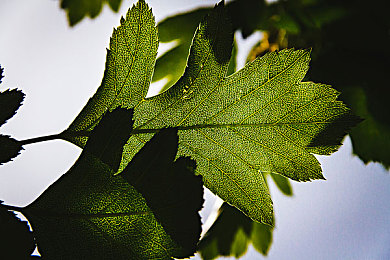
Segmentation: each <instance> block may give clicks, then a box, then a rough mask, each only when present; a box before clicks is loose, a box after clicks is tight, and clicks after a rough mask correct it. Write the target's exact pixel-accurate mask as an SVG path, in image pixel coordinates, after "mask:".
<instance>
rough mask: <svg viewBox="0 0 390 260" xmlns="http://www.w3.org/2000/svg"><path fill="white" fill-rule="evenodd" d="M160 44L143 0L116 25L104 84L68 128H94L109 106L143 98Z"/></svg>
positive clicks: (131, 103) (78, 139) (77, 141)
mask: <svg viewBox="0 0 390 260" xmlns="http://www.w3.org/2000/svg"><path fill="white" fill-rule="evenodd" d="M157 48H158V37H157V29H156V27H155V22H154V17H153V14H152V12H151V10H149V7H148V6H147V5H146V3H145V2H144V1H139V2H138V3H137V4H136V5H135V6H133V7H132V8H131V10H129V12H128V13H127V16H126V19H123V18H122V19H121V25H120V26H119V27H118V28H117V29H114V32H113V34H112V37H111V41H110V49H109V50H108V51H107V61H106V70H105V72H104V77H103V81H102V84H101V86H100V87H99V88H98V90H97V92H96V94H95V95H94V96H93V97H92V98H91V99H90V100H89V101H88V103H87V105H86V106H85V107H84V108H83V110H82V111H81V113H80V114H79V115H78V116H77V117H76V119H75V120H74V121H73V123H72V124H71V125H70V126H69V128H68V129H67V131H66V132H67V133H69V132H82V131H90V130H92V129H93V128H94V127H95V125H96V124H97V123H98V122H99V120H100V119H101V117H102V115H103V114H104V113H105V112H106V111H107V110H109V111H112V110H114V109H115V108H117V107H125V108H133V107H135V106H136V105H137V104H138V103H139V102H141V100H143V99H144V97H145V95H146V93H144V91H145V90H147V89H148V86H149V82H150V78H151V77H152V73H153V66H154V64H155V58H156V55H157ZM67 139H68V140H70V141H71V142H73V143H75V144H77V145H78V146H80V147H83V146H84V145H85V143H86V141H87V138H85V137H73V136H70V137H69V138H67ZM139 148H141V147H139ZM138 150H139V149H138Z"/></svg>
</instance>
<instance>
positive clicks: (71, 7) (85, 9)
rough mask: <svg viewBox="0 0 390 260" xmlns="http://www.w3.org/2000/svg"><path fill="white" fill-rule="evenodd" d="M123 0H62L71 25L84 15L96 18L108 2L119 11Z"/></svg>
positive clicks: (113, 8) (114, 9)
mask: <svg viewBox="0 0 390 260" xmlns="http://www.w3.org/2000/svg"><path fill="white" fill-rule="evenodd" d="M121 2H122V0H61V8H62V9H64V10H65V11H66V13H67V15H68V21H69V24H70V25H71V26H73V25H75V24H77V23H78V22H80V21H81V20H82V19H83V18H84V17H86V16H88V17H90V18H95V17H96V16H98V15H99V13H100V12H101V11H102V7H103V4H104V3H107V4H108V5H109V6H110V7H111V9H112V10H113V11H114V12H118V10H119V7H120V4H121Z"/></svg>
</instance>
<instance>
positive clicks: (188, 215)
mask: <svg viewBox="0 0 390 260" xmlns="http://www.w3.org/2000/svg"><path fill="white" fill-rule="evenodd" d="M80 3H84V2H79V3H78V4H80ZM90 3H92V2H90ZM94 3H95V4H97V5H91V6H88V5H86V6H88V7H93V8H92V9H91V10H92V11H85V10H87V9H85V10H84V9H82V10H83V11H81V14H82V15H80V14H75V15H74V17H76V18H74V17H73V18H70V22H71V23H72V21H73V22H77V21H78V20H80V19H81V18H82V17H84V15H85V14H89V15H90V16H95V15H97V14H98V13H99V12H100V9H101V5H102V1H96V2H94ZM110 3H111V5H113V6H116V5H115V3H117V4H118V5H117V6H119V3H120V1H110ZM282 5H283V6H285V8H287V9H283V10H293V13H292V14H289V13H288V15H287V14H285V16H281V17H279V18H280V19H279V18H275V17H274V16H270V14H273V15H274V14H275V12H277V11H278V9H273V8H271V9H270V10H271V11H269V10H268V9H266V8H265V6H267V5H266V4H265V2H262V1H259V2H256V1H252V0H245V1H238V0H237V1H233V2H231V3H229V5H228V6H227V7H226V8H225V7H224V3H223V2H221V3H220V4H218V5H217V6H216V7H215V8H214V9H212V10H211V12H210V13H209V14H208V15H207V16H206V17H205V18H203V20H202V21H201V22H200V24H199V26H198V27H196V24H197V21H198V19H199V18H200V17H201V16H203V14H204V13H205V12H206V9H204V10H199V11H196V12H194V13H192V14H191V15H190V16H188V15H182V16H179V17H176V18H175V19H168V20H166V21H164V22H162V23H161V24H160V26H159V28H160V34H159V35H160V37H161V39H162V41H164V42H169V41H172V40H176V41H178V45H177V46H176V47H175V48H174V49H173V50H171V51H170V52H168V53H166V54H165V55H163V56H162V57H161V58H160V60H159V62H157V66H158V67H157V68H156V73H155V76H154V79H155V80H157V79H161V78H164V77H168V78H169V82H168V85H171V84H173V83H174V82H176V83H175V84H174V85H173V86H172V87H171V88H169V89H165V91H164V92H163V93H161V94H160V95H158V96H155V97H152V98H146V94H147V92H148V88H149V85H150V81H151V79H152V74H153V70H154V66H155V63H156V61H155V59H156V55H157V48H158V33H157V29H156V26H155V21H154V17H153V14H152V12H151V10H150V9H149V7H148V5H147V4H146V3H145V2H144V1H143V0H140V1H138V2H137V4H136V5H134V6H133V7H132V8H131V9H130V10H129V12H128V13H127V15H126V19H124V18H122V19H121V25H120V26H119V27H118V28H117V29H114V32H113V35H112V37H111V41H110V48H109V50H108V51H107V61H106V70H105V73H104V77H103V81H102V84H101V85H100V87H99V88H98V90H97V92H96V94H95V95H94V96H93V97H92V98H91V99H90V100H89V101H88V103H87V104H86V106H85V107H84V108H83V110H82V111H81V113H80V114H79V115H78V116H77V117H76V119H75V120H74V121H73V122H72V124H71V125H70V126H69V128H68V129H66V130H65V131H64V132H62V133H61V134H59V135H54V136H55V137H57V138H58V137H60V138H63V139H65V140H68V141H70V142H72V143H74V144H76V145H78V146H79V147H81V148H83V151H82V153H81V155H80V157H79V159H78V160H77V161H76V163H75V164H74V166H73V167H72V168H71V169H70V170H69V171H68V172H67V173H66V174H64V175H63V176H62V177H61V178H60V179H59V180H58V181H56V182H55V183H54V184H52V185H51V186H50V187H49V188H48V189H47V190H46V191H45V192H44V193H43V194H42V195H41V196H40V197H39V198H38V199H37V200H36V201H34V202H33V203H32V204H30V205H28V206H27V207H25V208H22V209H19V210H20V211H21V212H22V213H23V214H24V215H25V216H26V217H27V218H28V219H29V221H30V223H31V225H32V227H33V235H34V237H35V239H36V242H37V244H38V247H39V251H40V253H41V254H42V256H43V257H44V258H48V259H59V258H61V259H101V258H108V259H171V258H172V257H179V258H184V257H189V256H191V255H193V254H194V253H195V252H196V250H197V243H198V241H199V238H200V233H201V222H200V217H199V214H198V211H199V210H200V209H201V207H202V204H203V184H204V185H205V186H206V187H208V188H209V189H210V190H211V191H212V192H214V193H215V194H217V195H218V196H219V197H221V198H222V199H223V200H224V201H225V203H224V205H223V206H222V207H221V210H220V213H219V216H218V219H217V221H216V222H215V223H214V225H213V226H212V227H211V229H210V230H209V231H208V232H207V234H206V237H205V238H204V239H203V240H202V241H201V242H200V244H199V248H200V252H201V254H202V256H203V257H204V258H205V259H213V258H215V257H217V256H219V255H226V256H227V255H232V256H235V257H240V256H241V255H242V254H244V253H245V252H246V250H247V247H248V245H249V244H250V243H252V245H253V246H254V247H255V248H256V249H257V250H258V251H259V252H260V253H262V254H264V255H266V254H267V252H268V250H269V248H270V245H271V242H272V230H273V227H272V226H273V224H274V215H273V207H272V201H271V197H270V194H269V191H268V186H267V183H266V180H265V178H264V176H267V175H270V176H271V178H272V179H273V180H274V182H275V183H276V185H277V186H278V187H279V189H280V190H281V191H282V192H283V193H284V194H286V195H291V194H292V189H291V186H290V184H289V181H288V180H287V179H286V177H287V178H290V179H293V180H296V181H310V180H314V179H324V177H323V175H322V172H321V167H320V164H319V162H318V161H317V160H316V158H315V157H314V155H313V154H326V155H328V154H331V153H333V152H334V151H336V150H337V149H338V148H339V146H340V145H341V140H342V138H343V137H344V136H345V134H346V132H347V131H348V130H349V129H350V128H351V127H352V126H353V125H355V124H357V123H358V122H359V121H360V119H359V118H358V117H356V116H354V115H353V114H352V113H351V111H350V109H349V108H347V107H346V106H345V105H344V104H343V103H342V102H341V101H339V100H337V97H338V95H339V93H338V92H337V91H336V90H334V89H333V88H331V87H330V86H328V85H324V84H318V83H313V82H306V81H303V79H304V77H305V76H306V73H307V71H308V68H309V61H310V52H311V51H310V50H308V49H300V50H294V49H285V50H281V51H275V52H270V53H267V54H265V55H264V56H262V57H258V58H256V59H254V60H253V61H252V62H249V63H248V64H246V66H245V67H244V68H243V69H241V70H240V71H237V72H235V73H233V72H234V71H235V51H234V48H233V45H234V43H233V32H234V30H236V29H240V30H242V32H243V34H244V36H248V35H249V34H251V33H252V32H253V31H254V30H255V29H256V28H258V27H259V26H260V27H261V26H263V27H264V26H269V27H270V28H271V27H272V29H273V30H274V29H275V28H276V30H279V29H280V28H282V27H283V26H287V25H286V24H290V23H292V22H291V21H295V22H296V24H295V25H294V26H290V29H285V30H286V31H288V32H290V33H299V32H301V30H302V28H304V27H305V26H306V27H308V28H309V27H310V28H311V26H313V27H316V26H320V25H319V24H322V23H320V22H318V21H317V22H313V21H312V20H311V19H309V18H308V17H305V16H304V14H305V13H302V12H301V9H300V8H301V7H302V3H300V2H299V1H297V2H294V3H292V4H287V3H282ZM62 6H63V7H64V8H69V14H70V13H71V10H72V8H75V7H76V6H77V5H76V2H72V1H63V2H62ZM252 7H253V8H252ZM289 8H290V9H289ZM263 9H265V10H268V11H269V12H268V11H261V12H263V14H264V15H263V16H262V17H263V18H262V19H260V20H258V21H257V20H256V19H254V18H253V17H252V15H248V16H245V15H243V14H242V12H244V13H248V14H249V13H250V14H255V13H256V12H257V11H258V10H263ZM228 14H230V15H231V16H232V17H233V23H232V24H231V23H230V21H229V18H228V16H229V15H228ZM336 16H337V15H336ZM80 17H81V18H80ZM188 17H189V18H188ZM270 17H273V18H272V19H274V20H275V19H276V20H275V22H273V20H272V19H270V21H268V20H269V19H268V18H270ZM283 17H287V18H283ZM295 17H300V19H298V20H296V19H295ZM282 18H283V19H282ZM72 19H75V20H72ZM266 20H267V21H268V22H265V21H266ZM178 22H180V23H181V25H182V26H181V27H180V30H177V32H174V33H172V31H171V30H170V28H171V27H172V24H175V23H178ZM264 23H265V24H264ZM323 23H324V24H325V22H323ZM178 28H179V27H178ZM195 28H197V29H196V32H195V35H194V37H193V38H192V31H191V33H188V30H195ZM291 28H293V29H291ZM183 34H185V35H183ZM190 39H192V41H191V40H190ZM189 44H191V48H190V51H189V55H188V46H189ZM232 50H233V54H234V55H233V58H232V57H231V53H232ZM187 55H188V59H187V62H185V58H183V57H186V56H187ZM179 56H180V57H181V58H180V59H177V62H178V66H177V68H175V69H172V71H168V70H167V69H166V68H163V67H165V66H168V65H169V64H172V62H173V60H174V59H175V57H179ZM184 64H185V65H184ZM1 72H2V71H1ZM0 81H1V75H0ZM168 85H167V86H168ZM22 100H23V94H22V93H21V92H19V91H16V90H12V91H8V92H7V91H6V92H3V93H0V102H3V103H4V105H2V103H0V104H1V105H2V106H3V107H4V108H5V109H4V110H2V111H5V112H0V116H1V117H0V123H1V122H2V123H4V122H6V120H8V119H9V118H10V117H12V116H13V115H14V114H15V112H16V110H17V108H18V107H19V106H20V104H21V102H22ZM48 139H49V138H45V137H42V138H36V139H35V141H37V140H40V141H42V140H48ZM32 142H34V140H25V141H22V142H18V141H16V140H14V139H12V138H10V137H8V136H1V135H0V145H1V147H2V148H3V147H5V149H2V150H5V151H6V153H4V154H3V152H0V163H1V162H3V161H4V162H5V161H9V160H10V159H11V158H12V157H14V156H15V155H16V154H17V153H18V152H19V150H20V149H21V144H28V143H32ZM2 150H1V151H2ZM196 175H197V176H196ZM1 207H4V208H1ZM1 207H0V210H3V209H4V210H9V209H17V208H15V207H12V206H1ZM7 212H8V211H7ZM0 213H1V212H0Z"/></svg>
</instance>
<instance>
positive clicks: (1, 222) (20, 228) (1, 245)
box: [0, 201, 35, 259]
mask: <svg viewBox="0 0 390 260" xmlns="http://www.w3.org/2000/svg"><path fill="white" fill-rule="evenodd" d="M2 203H3V202H2V201H0V255H1V259H28V258H29V256H30V255H31V254H32V252H33V251H34V249H35V241H34V236H33V234H32V233H31V231H30V228H29V227H28V223H27V221H21V220H20V219H19V218H18V217H17V216H16V215H15V213H13V212H12V211H9V210H8V209H6V208H5V207H4V206H3V205H2Z"/></svg>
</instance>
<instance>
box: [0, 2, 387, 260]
mask: <svg viewBox="0 0 390 260" xmlns="http://www.w3.org/2000/svg"><path fill="white" fill-rule="evenodd" d="M134 2H135V1H134V0H123V3H122V8H121V10H120V12H119V13H118V14H115V13H113V12H111V10H110V9H109V8H108V7H107V6H106V7H105V8H104V10H103V12H102V14H101V15H100V16H99V17H98V18H97V19H95V20H90V19H85V20H83V21H82V22H81V23H80V24H78V25H76V26H75V27H74V28H70V27H69V26H68V23H67V20H66V16H65V13H64V12H63V11H62V10H61V9H60V8H59V1H53V0H34V1H32V0H1V2H0V64H1V65H2V67H3V68H4V69H5V78H4V79H3V83H2V84H1V85H0V90H1V91H4V90H5V89H8V88H11V89H12V88H19V89H21V90H23V92H24V93H25V94H26V98H25V101H24V103H23V106H22V107H21V108H20V110H19V111H18V113H17V115H16V116H15V117H14V118H12V119H11V120H10V121H9V122H8V123H7V124H6V125H4V126H3V127H2V128H1V129H0V133H1V134H9V135H12V136H13V137H14V138H16V139H19V140H23V139H27V138H32V137H38V136H43V135H48V134H55V133H59V132H61V131H63V130H64V129H65V128H66V127H67V126H68V125H69V124H70V123H71V122H72V120H73V119H74V118H75V116H76V115H77V114H78V113H79V111H80V110H81V109H82V107H83V106H84V105H85V103H86V102H87V100H88V99H89V97H90V96H92V95H93V93H95V91H96V89H97V87H98V86H99V85H100V82H101V79H102V76H103V71H104V64H105V58H106V48H107V47H108V43H109V38H110V36H111V33H112V29H113V27H116V26H118V25H119V18H120V16H121V15H124V14H125V13H126V11H127V9H128V8H129V7H130V6H131V5H132V4H133V3H134ZM147 2H148V3H149V5H150V6H151V7H152V8H153V12H154V14H155V16H156V19H157V21H161V20H162V19H163V18H165V17H167V16H169V15H173V14H175V13H177V12H183V11H187V10H189V9H192V8H195V7H199V6H209V5H213V4H215V3H216V2H217V1H215V0H214V1H211V0H202V1H189V0H186V1H183V0H181V1H178V0H175V1H161V0H160V1H158V0H149V1H147ZM259 37H260V34H256V35H255V36H254V37H253V38H252V39H249V41H247V42H246V43H245V42H243V41H242V40H239V42H240V44H242V46H244V47H245V46H250V44H252V43H254V42H255V41H256V40H258V38H259ZM246 51H248V48H241V53H240V55H241V57H245V52H246ZM324 83H326V82H324ZM80 152H81V150H80V149H79V148H78V147H76V146H74V145H72V144H70V143H67V142H65V141H50V142H44V143H39V144H33V145H29V146H26V147H25V151H23V152H22V154H21V155H20V156H19V157H17V158H16V159H14V161H13V162H11V163H7V164H5V165H3V166H1V167H0V199H1V200H4V201H5V203H6V204H9V205H15V206H25V205H28V204H29V203H30V202H32V201H33V200H34V199H36V198H37V197H38V196H39V195H40V194H41V193H42V192H43V191H44V190H45V189H46V188H47V187H48V186H49V185H50V184H51V183H53V182H54V181H55V180H57V179H58V178H59V177H60V176H61V175H62V174H63V173H65V172H66V171H67V170H68V169H69V168H70V167H71V166H72V165H73V163H74V162H75V160H76V159H77V157H78V156H79V154H80ZM318 158H319V160H320V161H321V163H322V167H323V171H324V175H325V177H326V178H327V180H326V181H314V182H312V183H296V182H294V183H293V190H294V196H293V197H286V196H284V195H282V194H281V193H280V192H279V191H277V189H276V188H275V187H274V185H272V184H271V194H272V197H273V201H274V207H275V215H276V229H275V231H274V242H273V244H272V247H271V250H270V252H269V255H268V257H267V259H390V247H389V245H390V221H389V219H390V203H389V200H390V174H389V172H388V171H386V170H385V169H384V168H383V167H382V166H380V165H379V164H374V163H371V164H369V165H368V166H365V165H364V164H363V163H362V162H361V161H360V160H359V159H358V158H357V157H356V156H352V149H351V142H350V139H349V138H346V139H345V141H344V146H343V147H342V148H341V149H340V151H339V152H337V153H335V154H334V155H332V156H330V157H325V156H321V157H318ZM207 197H208V198H210V197H211V196H210V195H209V194H208V195H207ZM212 204H213V200H212V199H211V200H209V202H208V203H207V204H206V210H205V211H204V212H203V216H207V215H208V213H209V212H210V209H211V207H212ZM259 258H263V257H262V256H260V255H259V254H258V253H256V252H255V250H254V249H253V248H250V249H249V252H248V254H247V255H246V256H245V257H243V258H242V259H259ZM196 259H199V258H197V257H196Z"/></svg>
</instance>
